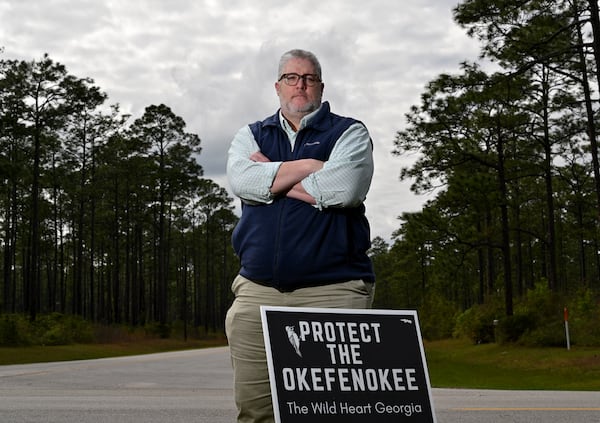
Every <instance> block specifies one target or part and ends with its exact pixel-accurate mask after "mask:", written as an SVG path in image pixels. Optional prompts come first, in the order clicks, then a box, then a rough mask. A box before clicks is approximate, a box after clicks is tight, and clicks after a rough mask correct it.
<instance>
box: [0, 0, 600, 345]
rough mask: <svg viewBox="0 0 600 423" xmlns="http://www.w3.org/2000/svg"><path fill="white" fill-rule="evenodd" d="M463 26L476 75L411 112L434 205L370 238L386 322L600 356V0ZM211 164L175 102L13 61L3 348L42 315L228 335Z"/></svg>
mask: <svg viewBox="0 0 600 423" xmlns="http://www.w3.org/2000/svg"><path fill="white" fill-rule="evenodd" d="M452 12H453V17H454V21H455V23H456V24H457V25H459V26H460V27H461V28H462V29H464V30H465V31H466V33H467V34H468V35H469V36H470V37H473V38H475V39H476V40H478V42H479V43H480V45H481V50H480V58H479V59H480V60H478V61H477V62H464V63H460V64H457V69H458V71H457V72H456V73H454V74H450V73H444V74H440V75H438V76H437V77H436V78H434V79H433V80H431V81H430V82H428V84H427V85H426V86H425V88H424V91H423V93H422V95H421V99H420V104H417V105H414V106H413V107H412V108H411V109H410V110H409V111H407V112H404V111H400V110H399V111H398V114H399V122H398V125H399V128H398V132H397V134H396V137H395V139H393V140H390V143H391V144H392V145H393V154H395V155H397V156H404V157H410V158H412V160H411V162H412V164H411V165H409V166H406V167H404V168H402V169H395V171H397V173H398V174H399V177H400V179H401V180H406V181H410V182H411V184H412V185H411V187H412V190H413V191H414V192H415V193H417V194H425V193H426V194H428V196H429V197H428V198H430V199H429V200H428V201H427V202H426V203H425V204H424V206H423V208H422V209H421V210H420V211H418V212H410V213H408V212H407V213H403V214H402V215H401V216H399V217H398V219H399V227H398V229H397V230H396V231H395V232H394V234H393V236H392V239H391V244H390V243H388V242H387V241H385V240H383V239H382V238H375V239H374V240H373V243H372V248H371V250H370V255H371V257H372V259H373V262H374V266H375V271H376V276H377V282H376V295H375V304H374V307H376V308H392V309H417V310H418V312H419V316H420V321H421V329H422V331H423V335H424V337H425V338H427V339H439V338H446V337H451V336H462V337H468V338H470V339H472V340H473V342H477V343H479V342H520V343H523V344H529V345H562V344H564V335H565V334H564V331H563V319H564V318H565V317H566V316H567V314H568V315H569V316H570V318H569V319H570V322H571V327H572V331H573V334H572V340H573V342H574V343H575V344H581V345H600V331H598V327H600V225H599V223H600V222H599V220H600V163H599V159H598V145H597V137H598V132H599V129H598V124H599V122H600V120H599V110H600V103H599V101H600V94H599V87H600V18H599V13H598V3H597V1H596V0H558V1H557V0H553V1H541V0H521V1H518V0H499V1H495V2H490V1H488V0H465V1H462V2H460V3H459V4H458V5H457V6H456V7H455V8H454V9H453V11H452ZM399 77H400V75H399ZM402 113H405V115H404V119H401V115H402ZM200 154H201V141H200V136H199V135H197V134H192V133H189V132H186V124H185V122H184V121H183V119H182V118H181V117H179V116H176V115H175V114H174V113H173V112H172V110H171V109H170V108H169V107H168V106H166V105H164V104H160V105H150V106H148V107H147V108H146V109H145V111H144V113H143V115H142V116H140V117H132V116H128V115H124V114H123V113H121V112H120V108H119V105H118V104H116V105H115V104H112V105H111V104H108V96H107V95H106V94H105V93H104V92H103V91H102V89H101V88H100V87H97V86H95V85H94V81H93V80H92V79H90V78H87V77H83V78H82V77H76V76H74V75H71V74H70V73H69V72H68V71H67V69H66V68H65V67H64V66H63V65H61V64H60V63H56V62H54V61H53V60H52V59H51V58H50V57H48V56H47V55H46V56H44V57H43V58H41V59H40V60H33V61H30V62H28V61H20V60H9V59H3V60H0V181H1V190H2V191H1V194H0V240H1V241H0V252H1V253H2V259H1V260H0V270H1V274H0V345H1V344H3V343H7V342H9V341H10V342H13V343H14V342H17V341H15V339H16V338H15V337H16V335H15V333H17V332H18V326H19V324H22V320H23V318H27V319H28V320H29V321H31V322H34V321H36V320H43V319H44V318H45V316H75V317H77V318H79V319H81V320H82V321H84V322H93V323H95V324H101V325H125V326H129V327H153V328H155V330H156V331H158V332H159V333H161V335H162V336H169V333H170V332H171V330H172V328H173V327H174V326H179V327H181V326H183V327H184V328H186V330H187V328H188V326H189V327H190V328H203V330H204V331H206V332H222V330H223V321H224V316H225V312H226V310H227V308H228V306H229V304H230V301H231V293H230V283H231V281H232V280H233V278H234V276H235V274H236V272H237V271H238V265H239V262H238V259H237V258H236V257H235V254H234V253H233V251H232V249H231V243H230V236H231V232H232V229H233V227H234V226H235V224H236V222H237V219H238V217H237V216H236V215H235V213H234V205H233V201H234V200H233V199H232V198H230V197H229V196H228V194H227V191H226V190H225V189H224V188H222V187H220V186H218V184H216V183H215V182H214V181H212V180H210V179H207V178H204V177H203V171H202V168H201V166H200V165H199V164H198V161H197V158H198V156H199V155H200ZM15 316H17V317H15ZM20 322H21V323H20ZM11 340H12V341H11Z"/></svg>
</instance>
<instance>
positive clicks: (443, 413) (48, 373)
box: [0, 347, 600, 423]
mask: <svg viewBox="0 0 600 423" xmlns="http://www.w3.org/2000/svg"><path fill="white" fill-rule="evenodd" d="M432 396H433V403H434V406H435V410H436V416H437V422H438V423H475V422H477V423H481V422H485V423H500V422H502V423H521V422H522V423H525V422H526V423H537V422H540V423H542V422H543V423H579V422H581V423H600V392H560V391H496V390H465V389H433V390H432ZM313 420H314V419H313ZM234 421H235V407H234V404H233V394H232V372H231V365H230V361H229V354H228V349H227V348H226V347H222V348H209V349H202V350H188V351H178V352H169V353H161V354H150V355H141V356H133V357H119V358H107V359H99V360H84V361H69V362H57V363H38V364H27V365H10V366H0V422H2V423H38V422H39V423H42V422H43V423H59V422H60V423H96V422H103V423H106V422H119V423H164V422H169V423H178V422H186V423H190V422H206V423H233V422H234ZM402 421H404V420H402ZM406 421H411V420H410V418H409V419H406ZM311 423H318V422H314V421H312V422H311Z"/></svg>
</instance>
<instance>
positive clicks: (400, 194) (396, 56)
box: [0, 0, 478, 240]
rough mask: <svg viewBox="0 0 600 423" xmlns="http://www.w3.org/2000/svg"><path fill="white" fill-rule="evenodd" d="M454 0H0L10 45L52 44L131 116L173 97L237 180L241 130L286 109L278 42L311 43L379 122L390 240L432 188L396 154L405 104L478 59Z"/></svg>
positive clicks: (2, 37) (375, 229) (25, 55)
mask: <svg viewBox="0 0 600 423" xmlns="http://www.w3.org/2000/svg"><path fill="white" fill-rule="evenodd" d="M457 1H458V0H369V1H364V0H296V1H290V2H284V1H282V0H247V1H246V0H0V23H1V24H0V48H1V47H4V52H3V53H0V58H3V59H25V60H39V59H41V57H42V56H43V54H44V53H48V54H49V56H50V58H51V59H52V60H54V61H55V62H60V63H62V64H64V65H65V66H66V67H67V70H68V71H69V72H70V73H71V74H73V75H75V76H77V77H80V78H83V77H90V78H92V79H94V81H95V84H96V85H97V86H99V87H100V88H101V89H102V90H103V91H105V92H106V93H107V94H108V97H109V103H110V104H114V103H119V104H120V105H121V110H122V112H124V113H131V114H132V115H133V118H137V117H139V116H141V114H142V113H143V110H144V108H145V107H147V106H149V105H151V104H161V103H164V104H166V105H167V106H169V107H170V108H171V109H172V110H173V112H174V113H175V114H177V115H179V116H181V117H182V118H183V119H184V120H185V121H186V123H187V125H188V127H187V131H188V132H193V133H196V134H198V135H199V136H200V138H201V139H202V147H203V151H202V154H201V157H200V158H199V161H200V163H201V165H202V166H203V168H204V173H205V176H206V177H209V178H211V179H213V180H215V182H217V183H219V184H220V185H222V186H224V187H226V188H228V189H229V186H228V184H227V179H226V176H225V162H226V152H227V148H228V145H229V142H230V140H231V137H232V136H233V134H234V133H235V132H236V131H237V129H238V128H240V127H241V126H243V125H245V124H247V123H249V122H253V121H256V120H259V119H262V118H264V117H266V116H267V115H270V114H272V113H273V112H275V111H276V110H277V108H278V100H277V96H276V95H275V90H274V88H273V83H274V81H275V79H276V76H277V75H276V73H277V62H278V59H279V57H280V55H281V54H282V53H283V52H285V51H287V50H290V49H292V48H303V49H307V50H311V51H313V52H314V53H315V54H316V55H317V57H319V59H320V61H321V65H322V67H323V79H324V82H325V91H324V99H325V100H329V101H330V103H331V106H332V111H334V112H336V113H338V114H342V115H347V116H352V117H355V118H358V119H360V120H362V121H363V122H364V123H365V124H366V125H367V127H368V128H369V131H370V132H371V136H372V138H373V141H374V145H375V153H374V154H375V163H376V170H375V175H374V179H373V184H372V187H371V191H370V193H369V196H368V198H367V202H366V206H367V216H368V218H369V220H370V222H371V228H372V237H375V236H381V237H383V238H384V239H386V240H389V239H390V236H391V234H392V232H393V231H394V230H396V229H397V228H398V227H399V222H398V220H397V217H398V216H399V215H400V214H402V213H403V212H405V211H417V210H419V209H420V207H421V205H422V204H423V202H424V201H425V198H423V197H418V196H415V195H414V194H412V193H411V192H410V190H409V187H410V182H409V181H405V182H400V181H399V173H400V168H401V167H402V166H403V165H406V164H408V163H410V160H411V158H410V157H406V158H399V157H395V156H393V155H392V154H391V151H392V149H393V141H394V136H395V133H396V131H398V130H399V129H402V128H403V126H404V124H405V123H404V114H405V113H406V112H407V111H408V110H409V108H410V106H411V105H414V104H418V103H419V96H420V94H421V93H422V91H423V88H424V86H425V84H426V83H427V82H428V81H430V80H432V79H433V78H435V77H436V76H437V75H439V74H440V73H442V72H449V73H454V72H457V71H458V67H459V64H460V62H462V61H464V60H475V59H476V58H477V54H478V46H477V44H476V42H475V41H474V40H471V39H469V38H468V37H467V36H466V35H465V33H464V31H463V30H462V29H461V28H459V27H458V26H457V25H456V24H455V23H454V22H453V21H452V13H451V10H452V8H453V7H454V6H455V5H456V4H457ZM236 203H237V202H236Z"/></svg>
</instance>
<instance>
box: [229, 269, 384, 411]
mask: <svg viewBox="0 0 600 423" xmlns="http://www.w3.org/2000/svg"><path fill="white" fill-rule="evenodd" d="M373 285H374V284H372V283H365V282H363V281H361V280H355V281H348V282H343V283H336V284H331V285H323V286H318V287H310V288H302V289H297V290H295V291H292V292H279V291H278V290H276V289H274V288H269V287H266V286H262V285H258V284H256V283H254V282H251V281H249V280H248V279H246V278H244V277H243V276H239V275H238V276H237V277H236V278H235V280H234V281H233V285H232V287H231V289H232V291H233V293H234V294H235V300H234V302H233V304H232V305H231V308H230V309H229V311H228V312H227V317H226V319H225V331H226V333H227V338H228V341H229V348H230V352H231V361H232V365H233V376H234V394H235V403H236V406H237V408H238V422H239V423H272V422H273V421H274V417H273V405H272V403H271V388H270V385H269V371H268V369H267V357H266V352H265V345H264V338H263V332H262V323H261V319H260V306H261V305H274V306H289V307H321V308H370V307H371V304H372V303H373V294H374V290H373Z"/></svg>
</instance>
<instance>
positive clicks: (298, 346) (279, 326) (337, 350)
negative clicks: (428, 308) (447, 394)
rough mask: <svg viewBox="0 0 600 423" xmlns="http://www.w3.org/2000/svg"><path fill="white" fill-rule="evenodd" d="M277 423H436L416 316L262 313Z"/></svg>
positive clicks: (292, 310)
mask: <svg viewBox="0 0 600 423" xmlns="http://www.w3.org/2000/svg"><path fill="white" fill-rule="evenodd" d="M261 317H262V325H263V334H264V338H265V348H266V352H267V364H268V367H269V379H270V382H271V394H272V398H273V410H274V413H275V421H276V423H294V422H319V423H351V422H366V421H368V422H369V423H378V422H412V423H435V422H436V419H435V413H434V408H433V403H432V398H431V386H430V383H429V374H428V371H427V365H426V361H425V353H424V350H423V341H422V338H421V331H420V329H419V322H418V318H417V313H416V311H412V310H409V311H401V310H355V309H352V310H350V309H333V308H302V307H273V306H262V307H261Z"/></svg>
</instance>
